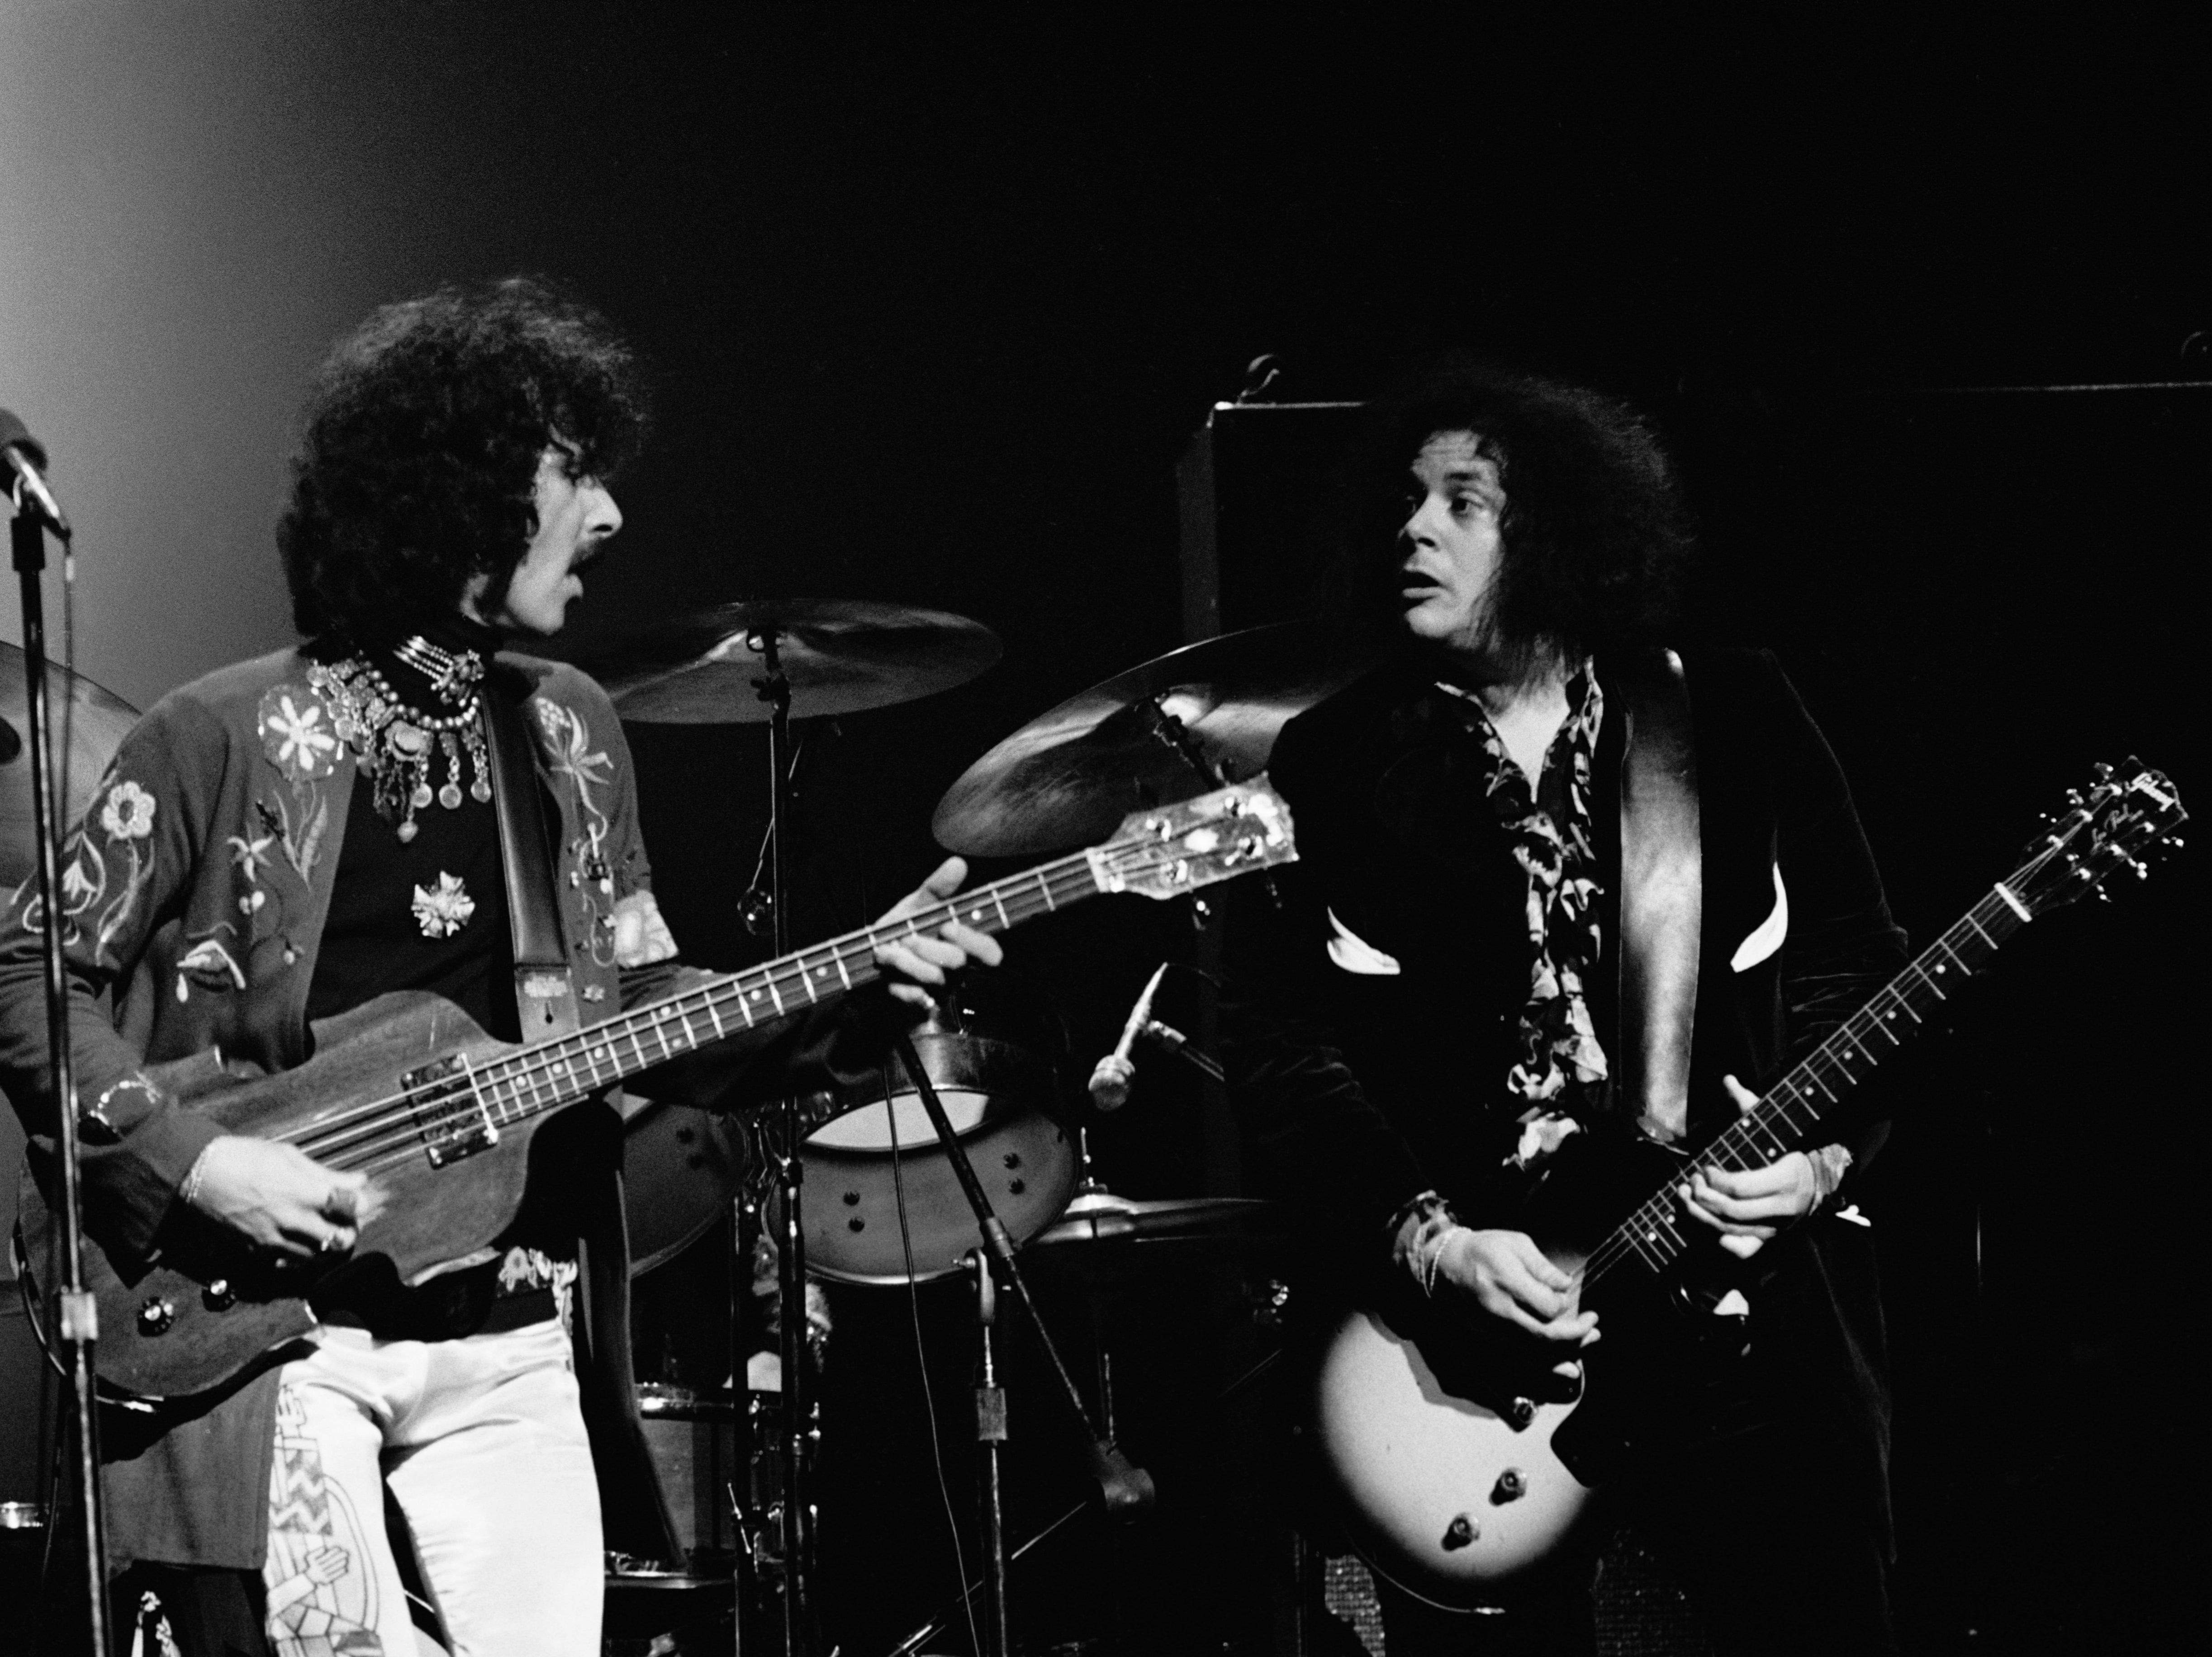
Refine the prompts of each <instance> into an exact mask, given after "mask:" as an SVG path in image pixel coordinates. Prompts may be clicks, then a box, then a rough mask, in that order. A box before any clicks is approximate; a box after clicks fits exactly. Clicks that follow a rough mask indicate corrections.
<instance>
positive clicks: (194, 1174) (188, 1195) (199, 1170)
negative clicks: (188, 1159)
mask: <svg viewBox="0 0 2212 1657" xmlns="http://www.w3.org/2000/svg"><path fill="white" fill-rule="evenodd" d="M214 1149H215V1141H214V1140H212V1139H210V1140H209V1141H208V1142H207V1144H204V1145H202V1146H201V1147H200V1154H199V1155H198V1156H195V1157H193V1158H192V1166H191V1171H190V1172H188V1173H187V1174H185V1182H184V1184H182V1185H180V1186H179V1187H177V1195H178V1196H179V1198H181V1199H184V1201H185V1202H186V1203H187V1204H189V1205H191V1206H193V1207H195V1208H197V1206H198V1205H199V1199H200V1178H201V1176H202V1175H203V1174H205V1173H206V1172H207V1159H208V1152H210V1150H214Z"/></svg>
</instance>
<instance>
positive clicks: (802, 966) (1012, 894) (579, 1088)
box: [476, 852, 1110, 1125]
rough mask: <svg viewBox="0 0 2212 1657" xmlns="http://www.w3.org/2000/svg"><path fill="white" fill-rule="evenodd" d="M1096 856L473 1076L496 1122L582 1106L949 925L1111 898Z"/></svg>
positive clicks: (810, 1000) (834, 986)
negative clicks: (890, 948) (881, 953)
mask: <svg viewBox="0 0 2212 1657" xmlns="http://www.w3.org/2000/svg"><path fill="white" fill-rule="evenodd" d="M1095 856H1096V854H1094V853H1089V852H1080V853H1074V854H1073V855H1072V856H1069V857H1065V858H1061V859H1058V860H1057V861H1055V862H1052V863H1048V864H1043V865H1039V866H1038V867H1036V868H1035V869H1031V870H1029V871H1026V872H1024V873H1022V874H1019V875H1015V876H1012V877H1008V878H1007V879H1005V880H1001V881H997V882H994V883H992V884H990V885H987V886H981V887H978V888H976V889H975V890H974V891H972V892H968V893H964V894H963V895H960V896H959V897H957V898H955V899H952V900H950V901H946V902H945V903H942V904H939V906H937V907H935V908H933V909H928V910H925V911H923V912H922V913H919V914H915V915H909V916H908V917H906V918H905V919H903V920H900V921H898V922H897V923H896V924H895V925H892V926H866V927H862V928H860V930H859V931H857V932H848V933H846V934H845V935H844V936H842V937H841V938H831V939H829V940H828V941H827V942H826V943H823V944H815V945H812V946H811V947H810V948H807V949H805V950H799V952H798V953H797V954H795V955H789V956H783V957H781V959H778V960H775V961H772V962H769V963H768V964H767V965H765V966H763V967H757V968H750V969H749V970H747V971H744V972H738V973H731V974H726V975H724V976H721V977H718V978H714V979H709V980H707V981H706V982H704V983H702V984H699V985H696V986H693V987H692V988H690V989H689V990H685V991H683V992H679V993H678V994H676V995H672V996H670V997H667V998H665V999H663V1000H659V1001H655V1002H652V1003H650V1004H648V1005H646V1006H643V1007H640V1008H637V1009H636V1010H635V1011H631V1012H627V1013H624V1014H623V1015H622V1016H621V1017H617V1018H611V1019H609V1020H608V1021H607V1022H606V1023H602V1024H594V1025H592V1026H591V1027H590V1028H588V1029H582V1030H579V1031H577V1032H576V1033H575V1034H574V1035H568V1036H562V1037H556V1039H554V1040H552V1041H546V1042H542V1043H540V1044H538V1045H537V1046H535V1047H526V1048H524V1049H523V1050H522V1051H521V1052H520V1053H512V1054H510V1055H508V1056H507V1057H506V1058H504V1059H500V1060H498V1061H497V1062H495V1063H494V1064H490V1065H485V1066H484V1067H483V1068H482V1069H481V1070H478V1071H477V1072H476V1083H477V1094H478V1096H479V1097H480V1098H481V1100H482V1101H483V1105H484V1107H485V1108H486V1109H487V1110H488V1111H489V1114H490V1116H491V1118H492V1120H494V1121H495V1122H496V1123H500V1124H501V1125H504V1124H507V1123H509V1122H515V1121H520V1120H522V1119H524V1118H525V1117H528V1116H535V1115H538V1114H541V1113H542V1112H544V1111H547V1110H553V1109H557V1108H560V1107H562V1106H564V1105H568V1104H573V1103H574V1102H576V1101H577V1100H579V1099H582V1098H584V1097H586V1096H589V1095H591V1094H593V1093H596V1092H598V1091H599V1089H602V1088H606V1087H611V1086H612V1085H614V1084H615V1083H617V1082H620V1081H623V1080H624V1079H625V1078H627V1077H632V1076H635V1075H636V1074H637V1073H638V1072H639V1071H644V1070H649V1069H651V1068H652V1067H653V1065H659V1064H664V1063H665V1062H666V1061H667V1060H669V1059H675V1058H678V1057H680V1056H681V1055H683V1054H684V1053H690V1051H691V1050H692V1049H694V1048H695V1047H705V1046H707V1045H708V1043H710V1042H714V1041H723V1040H725V1039H726V1038H727V1037H730V1036H732V1035H741V1034H743V1033H744V1031H746V1030H749V1029H754V1028H756V1027H757V1026H758V1025H761V1024H764V1023H771V1022H773V1021H774V1020H775V1019H778V1018H781V1017H785V1016H786V1015H787V1014H789V1013H794V1012H801V1011H805V1009H807V1008H809V1007H812V1006H817V1005H820V1004H821V1003H823V1002H825V1001H829V1000H834V999H835V998H837V997H839V996H841V995H843V994H845V993H846V992H848V991H851V990H857V989H859V988H860V987H861V986H863V985H866V984H870V983H872V982H874V981H875V980H877V979H878V978H880V977H881V976H882V975H883V973H882V969H881V968H879V967H878V966H877V964H876V959H875V957H876V952H877V950H880V949H882V948H884V946H885V945H886V944H897V943H900V942H902V941H903V940H905V939H908V938H919V937H921V936H923V935H924V934H927V933H933V932H936V931H937V929H938V928H939V927H940V926H944V925H945V923H946V922H947V921H958V922H960V923H961V924H963V925H964V926H972V927H974V928H975V930H976V931H978V932H988V933H997V932H1005V931H1006V930H1008V929H1009V928H1011V927H1013V926H1018V925H1020V924H1021V923H1022V922H1023V921H1024V920H1030V919H1032V918H1034V917H1036V916H1037V915H1042V914H1046V913H1050V912H1051V911H1053V910H1054V909H1059V908H1063V907H1066V906H1067V905H1068V904H1071V903H1074V902H1078V901H1081V900H1082V899H1084V898H1086V897H1091V896H1093V895H1097V894H1098V893H1100V892H1102V891H1105V890H1108V889H1110V888H1109V885H1108V884H1106V883H1104V882H1103V881H1102V879H1101V870H1100V867H1099V865H1098V864H1097V862H1096V861H1095V860H1094V859H1095Z"/></svg>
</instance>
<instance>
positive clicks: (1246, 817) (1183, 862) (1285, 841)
mask: <svg viewBox="0 0 2212 1657" xmlns="http://www.w3.org/2000/svg"><path fill="white" fill-rule="evenodd" d="M1297 855H1298V853H1297V843H1296V841H1294V840H1293V839H1292V837H1291V808H1290V807H1289V806H1288V805H1287V804H1285V803H1284V800H1283V797H1282V796H1281V795H1280V794H1278V793H1277V792H1275V791H1274V790H1273V788H1270V787H1269V786H1267V778H1266V776H1265V775H1261V776H1257V777H1255V778H1253V779H1252V780H1250V781H1249V782H1240V783H1233V784H1231V786H1228V787H1226V788H1217V789H1215V790H1214V791H1213V792H1212V793H1210V794H1200V795H1199V796H1197V797H1196V798H1194V799H1187V800H1182V801H1180V802H1178V803H1177V804H1174V805H1162V806H1156V807H1155V808H1153V809H1152V810H1149V811H1132V812H1131V813H1130V814H1129V815H1128V816H1126V817H1124V818H1122V819H1121V827H1120V828H1119V829H1116V830H1115V833H1114V837H1113V838H1112V839H1111V840H1109V841H1106V842H1105V844H1103V846H1094V847H1091V850H1090V851H1089V852H1088V853H1085V856H1087V857H1088V858H1089V859H1091V868H1092V869H1093V870H1094V871H1096V872H1097V877H1098V884H1099V887H1100V889H1102V890H1104V891H1109V892H1138V893H1141V894H1142V895H1145V896H1146V897H1158V898H1169V897H1181V896H1182V895H1183V894H1185V893H1186V892H1194V891H1196V890H1197V889H1199V888H1200V887H1201V886H1211V885H1212V884H1213V883H1215V882H1216V881H1221V880H1229V879H1231V878H1233V877H1236V876H1237V875H1242V874H1249V873H1250V872H1251V871H1253V870H1255V869H1270V868H1273V867H1274V866H1275V865H1277V864H1280V863H1294V862H1296V861H1297Z"/></svg>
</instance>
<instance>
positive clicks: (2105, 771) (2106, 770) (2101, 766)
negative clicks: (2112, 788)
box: [2089, 760, 2112, 782]
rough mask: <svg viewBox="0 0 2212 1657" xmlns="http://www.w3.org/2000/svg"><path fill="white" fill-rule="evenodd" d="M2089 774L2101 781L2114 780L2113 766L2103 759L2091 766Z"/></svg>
mask: <svg viewBox="0 0 2212 1657" xmlns="http://www.w3.org/2000/svg"><path fill="white" fill-rule="evenodd" d="M2089 774H2091V775H2092V776H2093V777H2095V778H2096V780H2098V781H2099V782H2110V781H2111V780H2112V767H2111V766H2109V765H2107V764H2106V763H2105V762H2103V761H2102V760H2100V761H2098V762H2096V764H2094V765H2093V766H2091V767H2090V768H2089Z"/></svg>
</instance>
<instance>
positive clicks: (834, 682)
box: [586, 598, 1003, 725]
mask: <svg viewBox="0 0 2212 1657" xmlns="http://www.w3.org/2000/svg"><path fill="white" fill-rule="evenodd" d="M1002 653H1003V646H1000V643H999V637H998V635H997V634H994V633H993V632H992V631H991V629H990V628H987V627H985V626H984V625H983V624H982V623H981V622H976V621H971V620H969V618H968V617H967V616H956V615H954V614H952V613H951V611H949V610H921V609H917V608H915V607H914V606H912V605H907V604H878V603H875V602H872V601H870V600H865V599H853V598H749V599H744V600H740V601H738V602H737V603H734V604H716V605H714V606H712V607H710V608H708V609H706V610H696V611H694V612H693V613H692V614H690V615H689V616H682V617H680V618H678V620H676V621H673V622H669V623H667V624H666V625H665V626H663V627H661V628H657V629H656V630H654V631H653V632H651V633H649V634H646V635H644V636H643V637H642V638H641V639H640V640H636V641H635V642H633V643H631V644H629V645H627V646H623V647H621V648H620V649H618V650H617V651H615V652H611V653H609V654H608V655H605V656H603V657H599V658H597V659H594V660H593V661H592V662H590V663H587V664H586V666H587V667H589V669H590V670H591V672H592V676H593V677H595V678H597V679H598V680H599V683H601V684H602V685H604V686H605V688H606V691H607V694H608V695H610V696H611V697H612V698H613V699H614V704H615V711H616V713H618V714H620V715H621V716H622V717H623V719H629V720H632V721H635V722H637V723H640V724H645V725H759V724H772V723H773V722H774V721H775V718H776V717H777V713H776V703H775V701H773V700H772V699H771V698H770V697H769V695H768V694H767V693H766V692H765V691H764V690H763V689H762V686H763V682H764V681H766V680H769V679H774V678H778V677H780V678H781V680H782V682H783V685H784V688H785V692H786V693H787V695H786V697H785V700H784V701H783V702H782V704H781V706H782V708H783V711H784V713H785V715H786V716H787V717H788V718H791V719H823V718H826V717H829V716H830V715H834V714H839V713H863V712H866V710H868V709H870V708H876V707H891V706H892V705H894V704H896V703H898V702H908V701H916V700H918V699H919V698H921V697H923V696H933V695H937V694H938V693H939V691H943V690H950V689H952V688H953V687H954V686H956V685H962V684H965V683H967V682H968V681H969V680H970V679H972V678H974V677H975V676H976V675H977V674H979V673H981V672H982V671H984V670H985V669H987V668H988V667H989V666H991V665H992V664H994V662H996V661H997V660H998V659H999V658H1000V655H1001V654H1002Z"/></svg>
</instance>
